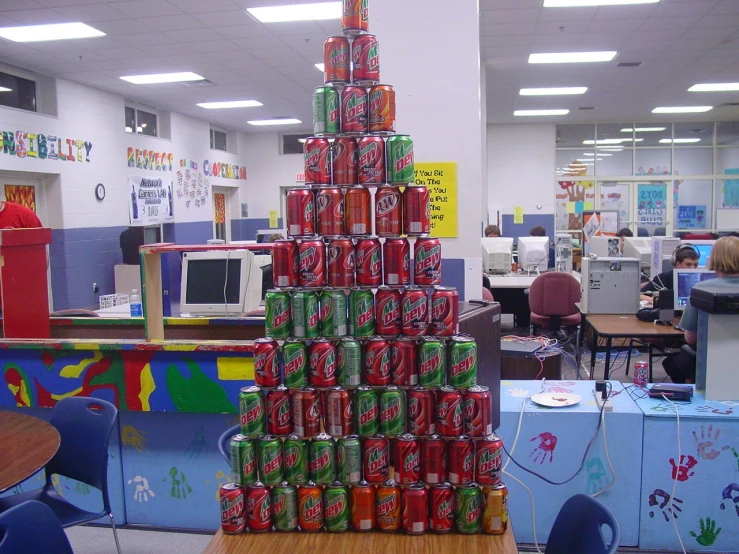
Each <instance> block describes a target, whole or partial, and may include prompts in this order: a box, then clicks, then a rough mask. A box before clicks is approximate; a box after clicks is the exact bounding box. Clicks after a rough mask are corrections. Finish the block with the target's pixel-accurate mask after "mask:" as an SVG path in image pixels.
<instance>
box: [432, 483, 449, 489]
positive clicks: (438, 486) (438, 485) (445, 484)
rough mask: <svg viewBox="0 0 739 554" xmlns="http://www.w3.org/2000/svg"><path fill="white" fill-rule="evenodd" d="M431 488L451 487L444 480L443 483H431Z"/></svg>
mask: <svg viewBox="0 0 739 554" xmlns="http://www.w3.org/2000/svg"><path fill="white" fill-rule="evenodd" d="M431 488H432V489H451V488H452V486H451V485H450V484H449V483H447V482H444V483H437V484H436V485H432V486H431Z"/></svg>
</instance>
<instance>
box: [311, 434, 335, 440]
mask: <svg viewBox="0 0 739 554" xmlns="http://www.w3.org/2000/svg"><path fill="white" fill-rule="evenodd" d="M331 439H333V437H332V436H331V435H328V434H326V433H319V434H317V435H316V436H315V437H313V440H314V441H325V440H331Z"/></svg>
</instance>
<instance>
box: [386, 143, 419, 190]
mask: <svg viewBox="0 0 739 554" xmlns="http://www.w3.org/2000/svg"><path fill="white" fill-rule="evenodd" d="M386 144H387V146H386V148H387V182H388V183H390V184H393V185H402V184H404V183H413V182H414V181H415V180H416V177H415V167H414V164H413V139H412V138H411V137H409V136H408V135H393V136H391V137H388V139H387V143H386Z"/></svg>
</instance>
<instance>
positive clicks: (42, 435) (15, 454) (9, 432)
mask: <svg viewBox="0 0 739 554" xmlns="http://www.w3.org/2000/svg"><path fill="white" fill-rule="evenodd" d="M61 440H62V439H61V437H60V436H59V432H58V431H57V430H56V428H55V427H54V426H53V425H51V424H50V423H47V422H46V421H44V420H43V419H39V418H37V417H33V416H29V415H26V414H22V413H19V412H8V411H0V492H4V491H6V490H7V489H9V488H10V487H12V486H14V485H17V484H18V483H20V482H21V481H23V480H24V479H27V478H28V477H30V476H31V475H33V474H34V473H36V472H37V471H38V470H39V469H41V468H43V467H44V466H45V465H46V464H47V463H48V462H49V460H51V458H52V457H53V456H54V454H56V451H57V450H59V444H60V443H61Z"/></svg>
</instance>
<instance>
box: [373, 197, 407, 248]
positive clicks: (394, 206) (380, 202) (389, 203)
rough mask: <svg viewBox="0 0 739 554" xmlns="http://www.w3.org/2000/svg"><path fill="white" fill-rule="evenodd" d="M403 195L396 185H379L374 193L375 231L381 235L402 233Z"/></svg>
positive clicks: (393, 235)
mask: <svg viewBox="0 0 739 554" xmlns="http://www.w3.org/2000/svg"><path fill="white" fill-rule="evenodd" d="M402 198H403V196H402V195H401V194H400V189H399V188H398V187H379V188H378V189H377V192H376V193H375V233H377V234H378V235H379V236H381V237H397V236H399V235H402V234H403V202H402Z"/></svg>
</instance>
